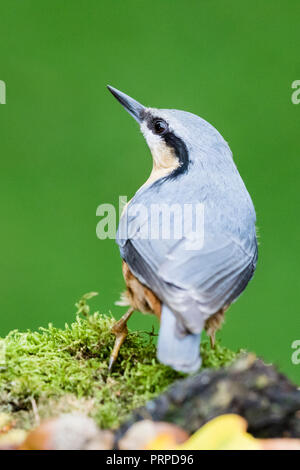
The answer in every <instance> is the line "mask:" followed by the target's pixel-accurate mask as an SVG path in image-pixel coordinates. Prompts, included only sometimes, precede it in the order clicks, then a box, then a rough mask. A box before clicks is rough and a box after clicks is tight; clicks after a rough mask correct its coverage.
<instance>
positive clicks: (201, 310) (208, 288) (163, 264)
mask: <svg viewBox="0 0 300 470" xmlns="http://www.w3.org/2000/svg"><path fill="white" fill-rule="evenodd" d="M185 242H186V240H185V239H181V240H171V241H170V240H151V239H138V238H132V239H128V238H127V240H124V239H123V241H120V240H119V244H120V251H121V256H122V257H123V259H124V260H125V261H126V262H127V263H128V265H129V267H130V269H131V271H132V272H133V274H134V275H135V276H136V277H137V278H138V279H139V280H140V281H141V282H142V283H143V284H145V285H146V286H148V287H149V288H150V289H152V290H153V292H155V293H156V295H157V296H158V297H159V298H160V299H161V300H162V301H163V302H164V303H165V304H166V305H168V307H169V308H170V309H171V310H172V311H173V312H174V314H175V315H176V317H177V319H178V320H179V321H180V322H181V325H182V326H183V327H184V328H185V329H186V330H188V331H190V332H192V333H198V332H200V331H201V330H202V328H203V325H204V322H205V320H206V319H207V318H209V317H210V316H211V315H212V314H214V313H216V312H217V311H218V310H220V309H221V308H222V307H224V306H225V305H229V304H230V303H231V302H233V301H234V300H235V299H236V298H237V297H238V296H239V295H240V294H241V292H242V291H243V290H244V288H245V287H246V285H247V283H248V282H249V280H250V279H251V277H252V275H253V272H254V270H255V266H256V260H257V244H256V238H255V237H253V244H252V247H251V250H249V249H248V250H247V251H245V249H244V248H243V246H241V244H240V243H239V242H238V241H237V240H234V239H233V238H232V237H230V236H228V235H227V236H226V235H216V234H206V237H205V242H204V245H203V247H202V248H201V249H197V250H187V249H186V243H185ZM248 248H249V247H248Z"/></svg>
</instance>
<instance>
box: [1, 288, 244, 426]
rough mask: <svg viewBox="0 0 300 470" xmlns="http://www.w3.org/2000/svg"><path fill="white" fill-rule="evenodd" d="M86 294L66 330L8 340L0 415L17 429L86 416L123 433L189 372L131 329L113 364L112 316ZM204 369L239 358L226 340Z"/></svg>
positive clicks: (205, 353)
mask: <svg viewBox="0 0 300 470" xmlns="http://www.w3.org/2000/svg"><path fill="white" fill-rule="evenodd" d="M94 295H95V293H90V294H86V295H85V296H84V297H83V298H82V299H81V300H80V301H79V302H78V303H77V304H76V306H77V313H76V320H75V321H74V323H72V324H71V325H68V324H66V325H65V328H63V329H61V328H56V327H54V326H53V325H52V324H49V326H48V328H40V329H39V331H29V330H28V331H27V332H19V331H17V330H14V331H11V332H10V333H9V334H8V335H7V337H6V338H4V339H2V340H0V350H1V354H0V412H6V413H10V415H12V416H13V419H14V420H15V422H16V425H17V426H18V427H20V428H22V429H30V428H32V427H33V426H34V425H35V424H36V423H37V421H38V420H40V419H44V418H46V417H50V416H57V415H59V414H61V413H64V412H70V411H74V410H75V411H80V412H82V413H85V414H88V415H89V416H91V417H93V418H94V419H95V420H96V422H97V423H98V425H99V426H100V427H101V428H111V429H114V428H116V427H117V426H118V425H119V424H120V423H121V422H122V421H123V420H124V419H125V418H127V417H128V415H129V413H130V411H131V410H133V409H134V408H136V407H139V406H141V405H144V404H145V403H146V402H147V401H148V400H150V399H152V398H154V397H156V396H157V395H159V394H160V393H162V392H163V391H164V390H165V389H166V388H167V387H168V386H169V385H170V384H171V383H172V382H174V380H176V379H178V378H180V377H183V374H180V373H177V372H175V371H173V370H172V369H171V368H169V367H167V366H164V365H163V364H160V363H159V362H158V361H157V359H156V346H155V342H154V338H153V334H152V333H147V332H132V331H130V332H129V334H128V337H127V339H126V342H125V343H124V345H123V346H122V348H121V351H120V354H119V358H118V360H117V363H116V365H115V368H114V371H113V372H112V373H111V374H108V359H109V355H110V352H111V349H112V347H113V343H114V336H113V335H112V334H111V332H110V329H111V327H112V325H113V323H114V321H115V320H114V318H113V317H112V316H111V315H103V314H100V313H99V312H96V313H93V314H91V313H90V309H89V305H88V303H87V301H88V300H89V299H90V298H91V297H93V296H94ZM201 353H202V358H203V367H221V366H223V365H228V364H229V363H230V362H231V361H232V360H233V359H234V358H235V356H236V354H235V353H233V352H232V351H230V350H228V349H227V348H225V347H223V346H221V345H220V344H219V343H218V342H217V344H216V347H215V349H214V350H212V349H210V347H209V345H208V343H207V342H204V343H203V344H202V346H201Z"/></svg>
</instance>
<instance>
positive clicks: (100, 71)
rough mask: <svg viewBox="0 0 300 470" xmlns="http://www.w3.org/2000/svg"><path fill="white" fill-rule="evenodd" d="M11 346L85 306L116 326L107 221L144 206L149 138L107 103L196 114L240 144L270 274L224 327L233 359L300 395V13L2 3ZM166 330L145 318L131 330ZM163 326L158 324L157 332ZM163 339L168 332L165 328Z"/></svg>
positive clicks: (4, 237) (4, 315)
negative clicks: (282, 377) (105, 209)
mask: <svg viewBox="0 0 300 470" xmlns="http://www.w3.org/2000/svg"><path fill="white" fill-rule="evenodd" d="M0 15H1V18H0V20H1V22H0V79H1V80H4V81H5V82H6V85H7V104H6V105H1V106H0V152H1V167H0V188H1V198H0V205H1V206H0V211H1V212H0V214H1V235H0V237H1V244H0V246H1V257H0V259H1V271H0V299H1V322H0V335H5V334H6V333H7V332H8V331H9V330H10V329H13V328H19V329H26V328H28V327H30V328H37V327H38V326H40V325H47V323H48V322H53V323H55V324H56V325H58V326H63V325H64V323H65V322H66V321H67V322H70V321H72V319H73V318H74V302H75V301H76V300H77V299H78V298H79V297H80V296H81V295H82V294H84V293H85V292H89V291H92V290H96V291H99V294H100V295H99V297H98V298H97V299H95V300H93V304H92V305H93V307H95V308H97V309H99V310H101V311H103V312H107V311H109V310H111V311H112V312H113V314H114V315H116V316H117V317H118V316H120V315H121V314H122V313H123V312H124V309H122V308H120V307H115V306H114V301H115V300H116V299H118V296H119V292H120V291H121V290H122V288H123V280H122V274H121V263H120V258H119V252H118V248H117V246H116V245H115V242H114V241H113V240H105V241H100V240H98V239H97V238H96V224H97V222H98V220H99V219H97V217H96V208H97V206H98V205H99V204H101V203H103V202H107V203H113V204H117V202H118V196H119V195H128V197H131V196H132V195H133V194H134V192H135V191H136V190H137V188H138V187H139V186H140V185H141V184H142V183H143V182H144V181H145V179H146V177H147V176H148V173H149V171H150V168H151V157H150V153H149V150H148V148H147V146H146V144H145V142H144V140H143V137H142V135H141V134H140V133H139V131H138V128H137V125H136V123H135V121H134V120H133V119H131V118H130V117H129V115H128V114H127V113H126V112H125V111H124V110H123V109H121V107H120V105H119V104H118V103H117V101H116V100H114V98H113V97H112V96H111V95H110V93H109V92H108V91H107V90H106V84H107V83H109V84H111V85H113V86H115V87H117V88H119V89H121V90H123V91H125V92H126V93H128V94H130V95H131V96H133V97H135V98H136V99H138V100H139V101H141V102H142V103H144V104H145V105H148V106H154V107H170V108H177V109H184V110H188V111H191V112H194V113H196V114H199V115H201V116H202V117H204V118H205V119H206V120H208V121H209V122H211V123H212V124H213V125H214V126H215V127H216V128H217V129H218V130H219V131H220V132H221V133H222V134H223V136H224V137H225V139H226V140H227V141H228V142H229V143H230V145H231V148H232V150H233V154H234V158H235V161H236V163H237V165H238V168H239V170H240V173H241V175H242V177H243V179H244V181H245V183H246V185H247V187H248V189H249V192H250V194H251V195H252V198H253V201H254V204H255V206H256V210H257V219H258V228H259V233H260V253H259V255H260V256H259V263H258V267H257V272H256V275H255V278H254V280H253V281H252V282H251V283H250V285H249V286H248V288H247V289H246V291H245V293H244V294H243V295H242V297H241V298H240V299H239V300H238V302H237V303H236V304H234V305H233V306H232V308H231V309H230V311H229V312H228V314H227V321H226V324H225V326H224V328H223V330H222V332H221V334H220V337H221V339H222V342H223V344H225V345H227V346H229V347H231V348H239V347H242V348H247V349H249V350H253V351H255V352H256V353H258V354H261V355H263V356H264V358H265V359H266V360H267V361H270V362H274V363H276V364H278V365H279V366H280V368H281V369H282V370H283V371H285V372H287V373H289V375H290V377H291V378H292V379H293V380H295V381H298V383H300V365H298V366H296V365H293V364H292V362H291V354H292V352H293V350H292V348H291V343H292V342H293V341H294V340H296V339H300V315H299V307H298V295H299V293H300V285H299V265H298V263H299V240H300V224H299V195H298V193H299V124H300V105H298V106H297V105H293V104H292V102H291V94H292V89H291V83H292V82H293V81H294V80H296V79H300V54H299V51H300V35H299V28H300V19H299V18H300V2H299V1H298V0H289V1H288V2H286V1H278V0H269V1H267V0H265V1H262V0H260V1H253V0H251V1H243V2H241V1H238V0H229V1H228V0H227V1H225V0H224V1H222V0H219V1H216V0H202V1H200V0H198V1H182V0H160V1H158V0H152V1H151V2H150V1H141V0H139V1H138V0H126V1H124V0H113V1H112V0H111V1H110V2H104V1H103V2H102V1H100V0H99V1H96V0H86V1H79V0H68V1H63V0H51V1H50V0H47V1H46V0H44V1H43V2H41V1H37V0H36V1H32V0H18V1H17V0H5V1H4V0H0ZM155 322H156V320H155V319H153V318H152V317H144V316H142V315H140V314H138V313H136V314H135V315H134V317H133V318H132V319H131V320H130V327H131V328H143V329H150V328H151V325H152V324H153V323H155ZM155 324H156V323H155ZM156 327H157V325H156Z"/></svg>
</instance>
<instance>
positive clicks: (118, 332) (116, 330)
mask: <svg viewBox="0 0 300 470" xmlns="http://www.w3.org/2000/svg"><path fill="white" fill-rule="evenodd" d="M132 313H133V308H130V309H129V310H128V311H127V312H126V313H125V315H123V317H122V318H120V320H119V321H117V322H116V323H115V324H114V325H113V327H112V329H111V332H112V333H113V334H114V335H115V337H116V340H115V344H114V347H113V350H112V352H111V355H110V358H109V364H108V371H109V372H111V371H112V368H113V365H114V363H115V362H116V360H117V358H118V354H119V351H120V348H121V346H122V344H123V343H124V341H125V339H126V337H127V335H128V328H127V321H128V320H129V318H130V316H131V315H132Z"/></svg>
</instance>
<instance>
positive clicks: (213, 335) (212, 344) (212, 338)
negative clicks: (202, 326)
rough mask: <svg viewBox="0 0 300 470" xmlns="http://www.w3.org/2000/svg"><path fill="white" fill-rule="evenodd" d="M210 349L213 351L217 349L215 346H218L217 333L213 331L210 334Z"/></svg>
mask: <svg viewBox="0 0 300 470" xmlns="http://www.w3.org/2000/svg"><path fill="white" fill-rule="evenodd" d="M209 339H210V347H211V349H215V344H216V332H215V331H213V332H212V333H211V334H210V337H209Z"/></svg>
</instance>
